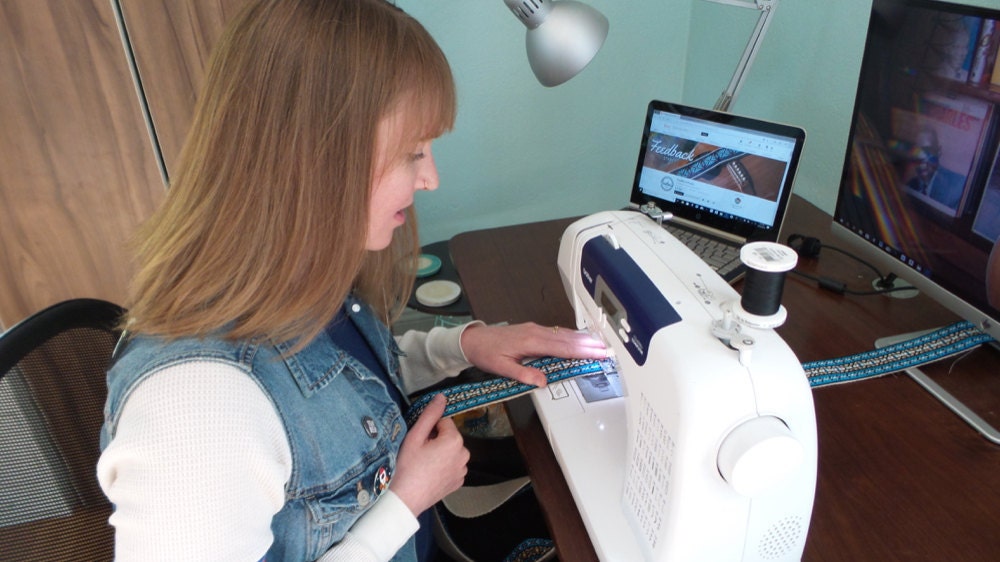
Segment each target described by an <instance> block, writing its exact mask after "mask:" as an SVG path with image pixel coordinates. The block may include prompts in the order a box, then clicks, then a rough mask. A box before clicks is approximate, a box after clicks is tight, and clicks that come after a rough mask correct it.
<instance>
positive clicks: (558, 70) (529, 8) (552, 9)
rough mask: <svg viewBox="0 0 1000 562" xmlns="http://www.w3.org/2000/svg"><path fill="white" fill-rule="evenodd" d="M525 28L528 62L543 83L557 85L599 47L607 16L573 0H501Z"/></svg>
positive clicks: (581, 66)
mask: <svg viewBox="0 0 1000 562" xmlns="http://www.w3.org/2000/svg"><path fill="white" fill-rule="evenodd" d="M504 3H506V4H507V7H509V8H510V9H511V11H512V12H514V15H515V16H516V17H517V18H518V19H519V20H521V22H522V23H524V25H525V26H526V27H527V28H528V31H527V34H526V36H525V47H526V48H527V51H528V63H529V64H530V65H531V70H532V71H533V72H534V73H535V77H536V78H538V81H539V82H541V83H542V85H544V86H558V85H559V84H562V83H563V82H565V81H567V80H569V79H570V78H572V77H574V76H576V75H577V74H578V73H579V72H580V71H581V70H583V69H584V68H585V67H586V66H587V65H588V64H590V61H591V60H593V58H594V55H596V54H597V51H599V50H601V46H602V45H603V44H604V39H605V38H607V36H608V18H606V17H604V14H602V13H600V12H598V11H597V10H595V9H594V8H591V7H590V6H588V5H586V4H583V3H581V2H575V1H573V0H563V1H556V0H504Z"/></svg>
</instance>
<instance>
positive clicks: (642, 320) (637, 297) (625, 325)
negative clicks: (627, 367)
mask: <svg viewBox="0 0 1000 562" xmlns="http://www.w3.org/2000/svg"><path fill="white" fill-rule="evenodd" d="M580 270H581V271H580V273H581V279H582V280H583V285H584V287H585V288H586V290H587V292H588V293H589V294H590V296H591V298H593V299H594V302H595V303H596V304H597V305H598V306H599V307H601V309H602V311H603V312H604V321H605V322H606V323H607V324H608V326H609V327H610V328H611V329H612V330H613V331H614V332H615V334H616V336H617V337H618V339H620V340H621V341H622V343H623V344H624V346H625V349H627V350H628V352H629V354H630V355H632V359H633V360H634V361H635V362H636V363H637V364H639V365H643V364H645V362H646V356H647V353H648V351H649V342H650V340H651V339H652V337H653V334H655V333H656V332H657V331H659V330H660V328H663V327H664V326H668V325H670V324H673V323H675V322H680V320H681V317H680V315H679V314H677V311H676V310H675V309H674V307H673V306H671V305H670V303H669V302H667V300H666V298H665V297H664V296H663V293H662V292H660V290H659V289H657V288H656V286H655V285H654V284H653V282H652V281H651V280H650V279H649V277H648V276H647V275H646V273H645V272H644V271H643V270H642V268H641V267H639V265H638V264H637V263H635V260H633V259H632V257H631V256H629V254H628V252H627V251H625V249H624V248H618V249H615V248H614V247H613V246H612V245H611V243H610V242H608V240H607V239H605V238H604V237H603V236H597V237H595V238H591V239H590V240H588V241H587V243H586V244H584V246H583V253H582V254H581V258H580Z"/></svg>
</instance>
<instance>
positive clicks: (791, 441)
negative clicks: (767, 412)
mask: <svg viewBox="0 0 1000 562" xmlns="http://www.w3.org/2000/svg"><path fill="white" fill-rule="evenodd" d="M803 454H804V453H803V450H802V444H800V443H799V442H798V440H797V439H795V436H794V435H792V432H791V430H789V429H788V426H787V425H785V423H784V422H783V421H781V420H780V419H778V418H776V417H774V416H761V417H757V418H753V419H751V420H749V421H746V422H743V423H742V424H740V425H738V426H737V427H736V428H735V429H733V430H732V431H730V432H729V435H727V436H726V438H725V439H724V440H723V441H722V445H721V446H720V447H719V456H718V461H717V462H718V466H719V473H720V474H722V477H723V478H724V479H725V480H726V482H728V483H729V485H731V486H732V487H733V488H734V489H735V490H736V491H737V492H739V493H740V494H742V495H745V496H750V497H754V496H759V495H761V494H763V493H765V492H767V491H768V490H769V489H770V488H771V487H773V486H774V485H775V484H777V483H778V482H781V481H782V480H784V479H785V477H787V476H788V475H789V474H791V473H792V472H793V471H794V470H795V469H796V468H798V466H799V465H800V464H801V463H802V458H803Z"/></svg>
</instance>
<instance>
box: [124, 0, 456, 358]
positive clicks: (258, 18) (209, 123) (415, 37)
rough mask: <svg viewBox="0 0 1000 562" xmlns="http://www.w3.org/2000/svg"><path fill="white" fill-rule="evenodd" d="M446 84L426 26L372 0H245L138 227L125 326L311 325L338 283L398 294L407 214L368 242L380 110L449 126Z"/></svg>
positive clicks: (263, 329) (282, 333)
mask: <svg viewBox="0 0 1000 562" xmlns="http://www.w3.org/2000/svg"><path fill="white" fill-rule="evenodd" d="M455 97H456V96H455V87H454V81H453V79H452V75H451V71H450V69H449V67H448V63H447V60H446V59H445V56H444V54H443V53H442V52H441V50H440V48H439V47H438V45H437V44H436V43H435V42H434V40H433V39H432V38H431V36H430V35H429V34H428V33H427V31H426V30H424V28H423V27H422V26H421V25H420V24H419V23H418V22H417V21H416V20H414V19H413V18H411V17H410V16H408V15H406V14H405V13H403V12H402V11H401V10H399V9H398V8H396V7H395V6H393V5H391V4H388V3H386V2H385V1H383V0H258V1H254V2H252V3H251V4H250V5H249V6H247V7H246V8H245V9H244V10H243V11H241V12H240V14H239V15H238V16H237V17H235V19H234V21H232V22H231V23H230V24H229V25H228V27H227V30H226V31H225V33H224V34H223V36H222V38H221V39H220V41H219V43H218V45H217V46H216V50H215V52H214V53H213V56H212V60H211V63H210V66H209V71H208V75H207V78H206V84H205V87H204V89H203V91H202V93H201V96H200V97H199V100H198V104H197V107H196V110H195V117H194V121H193V124H192V127H191V131H190V133H189V135H188V137H187V140H186V142H185V145H184V148H183V150H182V152H181V155H180V158H179V163H178V165H177V167H176V170H175V171H174V173H173V175H172V178H171V186H170V188H169V190H168V194H167V198H166V201H165V203H164V205H163V206H162V207H161V208H160V209H159V210H158V211H157V212H156V213H155V214H154V215H153V216H152V217H151V218H150V220H149V221H147V223H146V224H144V225H143V227H142V228H141V229H140V232H139V233H138V236H137V239H136V257H137V268H138V273H137V275H136V277H135V279H134V283H133V287H132V294H131V298H130V302H129V303H128V308H129V310H130V314H129V319H128V321H129V329H130V330H131V331H133V332H141V333H147V334H153V335H159V336H163V337H168V338H173V337H181V336H192V335H195V336H200V335H206V334H209V333H220V331H221V333H222V334H223V335H224V337H226V338H229V339H244V338H250V337H269V338H272V339H274V340H277V341H288V340H292V339H297V340H299V342H300V343H301V344H303V345H304V343H305V342H308V341H309V340H311V339H312V338H313V337H314V336H315V335H316V334H318V333H319V332H320V331H321V330H322V329H323V327H324V326H325V325H326V323H327V322H329V320H330V319H331V318H333V316H334V315H335V314H336V312H337V310H338V309H339V308H340V307H341V306H342V304H343V301H344V299H345V298H346V296H347V295H348V294H349V293H350V292H351V291H354V292H356V293H357V294H358V295H359V296H361V297H362V298H363V299H365V300H366V301H367V302H369V303H370V304H371V305H372V306H373V307H375V308H376V310H377V311H378V312H380V313H381V314H382V315H383V316H384V317H385V318H386V320H387V322H388V321H389V319H390V317H392V315H393V314H394V313H395V312H397V311H398V310H399V309H400V308H401V306H402V304H404V303H405V302H406V299H407V297H408V295H409V292H410V290H411V289H412V284H413V274H412V267H411V264H412V263H413V260H414V258H415V256H416V253H417V251H418V243H417V236H416V220H415V217H414V216H413V213H412V212H410V213H409V215H410V217H409V218H410V219H411V220H409V221H407V224H406V226H405V227H402V228H399V229H397V231H396V233H395V235H394V239H393V243H392V244H391V245H390V247H389V248H387V249H386V250H383V251H381V252H368V251H366V250H365V242H366V237H367V229H368V225H367V221H368V206H369V200H370V195H371V190H372V183H373V177H374V175H375V173H376V170H374V169H373V168H374V166H375V154H374V153H375V146H376V131H377V129H378V124H379V122H380V121H381V120H382V119H383V118H385V117H386V116H388V115H389V114H390V113H391V112H392V111H393V110H394V109H395V108H397V107H398V106H399V104H405V107H407V108H408V110H409V111H408V113H407V117H406V118H407V120H408V121H407V123H408V125H409V126H408V128H407V131H408V136H410V135H412V138H406V139H400V142H401V145H400V146H405V145H412V144H413V143H415V142H417V141H419V140H421V139H431V138H435V137H437V136H440V135H441V134H442V133H444V132H445V131H447V130H450V129H451V127H452V125H453V124H454V120H455V112H456V99H455Z"/></svg>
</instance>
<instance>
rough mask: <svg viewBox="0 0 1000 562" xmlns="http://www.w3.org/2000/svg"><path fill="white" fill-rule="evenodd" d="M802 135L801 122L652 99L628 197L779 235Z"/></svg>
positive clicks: (701, 219)
mask: <svg viewBox="0 0 1000 562" xmlns="http://www.w3.org/2000/svg"><path fill="white" fill-rule="evenodd" d="M804 141H805V131H803V130H802V129H801V128H798V127H794V126H790V125H783V124H778V123H772V122H767V121H761V120H758V119H752V118H749V117H742V116H738V115H732V114H729V113H724V112H719V111H713V110H707V109H699V108H693V107H687V106H683V105H679V104H676V103H668V102H661V101H655V100H654V101H652V102H650V104H649V109H648V111H647V114H646V124H645V127H644V129H643V135H642V146H641V148H640V150H639V161H638V164H637V165H636V172H635V179H634V182H633V184H632V195H631V200H630V201H631V203H632V205H633V206H642V205H645V204H647V203H650V202H652V203H655V204H656V206H657V207H659V208H660V209H662V210H663V211H669V212H670V213H672V214H673V215H674V216H675V217H681V218H684V219H688V220H690V221H693V222H695V223H698V224H701V225H705V226H709V227H712V228H714V229H717V230H721V231H723V232H726V233H729V234H731V235H734V236H737V237H739V238H743V239H747V240H771V241H774V240H777V237H778V229H779V228H780V227H781V220H782V218H783V217H784V212H785V208H786V206H787V205H788V199H789V197H790V196H791V191H792V180H793V178H794V176H795V169H796V166H797V165H798V161H799V156H800V154H801V152H802V144H803V142H804Z"/></svg>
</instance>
